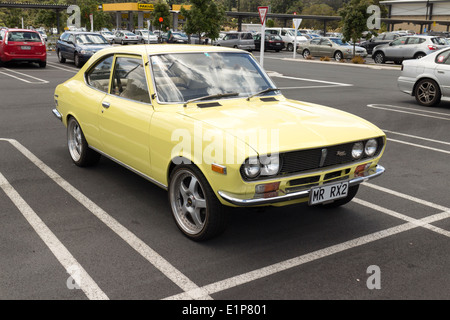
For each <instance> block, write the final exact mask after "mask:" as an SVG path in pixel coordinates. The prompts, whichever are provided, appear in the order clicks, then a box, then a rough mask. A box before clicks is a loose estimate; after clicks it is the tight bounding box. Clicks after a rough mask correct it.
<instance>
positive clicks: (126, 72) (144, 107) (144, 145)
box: [99, 55, 153, 175]
mask: <svg viewBox="0 0 450 320" xmlns="http://www.w3.org/2000/svg"><path fill="white" fill-rule="evenodd" d="M109 93H110V94H108V95H106V96H105V98H104V99H103V101H102V103H101V115H100V117H99V128H100V136H101V139H102V143H103V147H102V149H103V150H104V152H105V153H107V154H108V155H109V156H111V157H113V158H114V159H116V160H118V161H119V162H121V163H123V164H126V165H127V166H129V167H131V168H132V169H134V170H137V171H138V172H140V173H143V174H145V175H150V146H149V141H150V137H149V134H150V121H151V118H152V116H153V106H152V104H151V102H150V94H149V91H148V81H147V73H146V70H145V68H144V61H143V58H142V57H141V56H138V55H117V56H116V57H115V59H114V67H113V71H112V75H111V85H110V89H109Z"/></svg>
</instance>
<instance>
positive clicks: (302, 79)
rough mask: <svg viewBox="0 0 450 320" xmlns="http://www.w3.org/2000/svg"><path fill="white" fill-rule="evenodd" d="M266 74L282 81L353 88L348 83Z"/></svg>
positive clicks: (274, 73)
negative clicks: (282, 79)
mask: <svg viewBox="0 0 450 320" xmlns="http://www.w3.org/2000/svg"><path fill="white" fill-rule="evenodd" d="M268 74H269V76H270V77H277V78H284V79H290V80H298V81H307V82H317V83H325V84H329V85H333V86H340V87H352V86H353V85H352V84H349V83H342V82H332V81H325V80H316V79H309V78H298V77H291V76H285V75H283V74H281V73H277V72H271V71H268Z"/></svg>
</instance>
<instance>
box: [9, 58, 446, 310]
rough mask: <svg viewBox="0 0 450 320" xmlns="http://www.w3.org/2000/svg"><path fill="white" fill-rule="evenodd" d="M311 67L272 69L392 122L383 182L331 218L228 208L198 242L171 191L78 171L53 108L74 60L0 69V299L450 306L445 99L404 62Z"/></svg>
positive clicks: (282, 62)
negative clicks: (419, 96) (429, 102)
mask: <svg viewBox="0 0 450 320" xmlns="http://www.w3.org/2000/svg"><path fill="white" fill-rule="evenodd" d="M254 55H255V57H256V58H257V59H259V53H258V52H254ZM315 62H316V61H313V62H311V61H305V60H304V59H303V58H301V57H300V55H298V56H297V59H295V60H294V59H292V53H288V52H281V53H271V52H266V53H265V60H264V68H265V69H266V70H267V71H268V72H269V74H270V75H271V77H272V79H273V80H274V82H275V83H276V84H277V86H278V87H279V88H280V89H281V90H282V93H283V94H284V95H285V96H286V97H288V98H292V99H297V100H301V101H308V102H313V103H318V104H323V105H327V106H331V107H335V108H338V109H341V110H344V111H348V112H351V113H353V114H356V115H358V116H360V117H362V118H365V119H367V120H369V121H371V122H373V123H375V124H376V125H378V126H379V127H380V128H381V129H383V130H384V131H385V132H386V134H387V137H388V142H387V148H386V151H385V154H384V156H383V158H382V159H381V162H380V164H381V165H383V166H384V167H385V168H386V172H385V174H384V175H382V176H381V177H380V178H377V179H375V180H373V181H371V182H369V183H365V184H363V185H362V186H361V187H360V189H359V190H360V191H359V193H358V195H357V197H356V199H354V200H353V201H352V202H351V203H349V204H347V205H345V206H343V207H340V208H338V209H334V210H325V209H322V208H320V207H308V206H306V205H296V206H291V207H283V208H268V209H266V210H263V211H260V210H251V209H230V210H229V215H230V216H231V219H230V220H231V221H230V225H229V227H228V229H227V231H226V232H225V233H224V234H223V235H222V236H220V237H219V238H215V239H213V240H211V241H208V242H204V243H195V242H192V241H189V240H188V239H186V238H185V237H184V236H183V235H182V234H181V233H180V232H179V231H178V230H177V228H176V226H175V223H174V222H173V221H172V217H171V213H170V209H169V204H168V201H167V194H166V192H165V191H164V190H162V189H160V188H158V187H157V186H155V185H153V184H151V183H150V182H148V181H146V180H144V179H142V178H140V177H139V176H137V175H135V174H133V173H131V172H130V171H127V170H126V169H124V168H122V167H120V166H119V165H117V164H115V163H114V162H112V161H109V160H107V159H102V160H101V161H100V163H99V165H98V166H96V167H94V168H89V169H80V168H78V167H76V166H75V165H73V163H72V161H71V160H70V157H69V154H68V151H67V147H66V134H65V129H64V127H63V125H62V124H61V123H60V122H59V121H58V120H57V119H56V118H55V117H54V116H53V115H52V113H51V109H52V108H53V105H54V102H53V91H54V89H55V87H56V85H58V84H59V83H61V82H63V81H65V80H66V79H68V78H70V77H71V76H73V75H74V74H75V73H76V72H77V70H78V69H76V68H75V67H74V65H73V63H72V62H67V63H65V64H60V63H58V62H57V59H56V55H55V54H54V53H53V54H52V52H50V55H49V57H48V64H47V68H45V69H40V68H38V66H37V65H12V66H7V67H4V68H0V92H1V102H0V112H1V117H0V187H1V189H2V190H1V191H0V221H2V223H0V237H1V241H0V270H1V272H0V299H2V300H4V299H13V300H15V299H67V300H85V299H116V300H119V299H120V300H122V299H124V300H128V299H139V300H141V299H142V300H179V299H188V300H190V299H207V300H211V299H212V300H216V301H222V300H223V301H227V300H255V301H261V303H259V304H263V301H264V300H296V301H299V300H329V299H337V300H384V299H389V300H391V299H400V300H412V299H426V300H448V299H450V290H449V288H450V277H449V271H448V270H449V266H450V254H449V245H450V197H449V182H448V177H449V173H448V171H449V170H448V169H449V165H448V163H449V157H450V122H449V121H450V102H445V101H444V102H441V104H440V105H439V106H437V107H434V108H428V109H427V108H424V107H420V106H418V105H417V104H416V103H415V100H414V98H413V97H409V96H407V95H406V94H404V93H401V92H400V91H399V90H398V89H397V83H396V81H397V77H398V75H399V67H398V66H394V65H388V66H386V67H380V66H372V65H366V66H364V67H361V66H353V65H350V64H348V63H347V64H342V63H340V64H337V63H336V64H334V63H315ZM74 277H82V279H83V280H85V282H84V285H83V286H82V288H79V287H78V286H77V285H76V284H74V281H73V278H74ZM186 305H189V303H188V302H186ZM178 311H179V312H180V315H181V310H178V309H177V310H176V312H178Z"/></svg>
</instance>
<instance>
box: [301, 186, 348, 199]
mask: <svg viewBox="0 0 450 320" xmlns="http://www.w3.org/2000/svg"><path fill="white" fill-rule="evenodd" d="M347 195H348V182H341V183H335V184H330V185H326V186H322V187H317V188H313V189H311V193H310V194H309V204H310V205H314V204H318V203H323V202H327V201H331V200H336V199H341V198H345V197H346V196H347Z"/></svg>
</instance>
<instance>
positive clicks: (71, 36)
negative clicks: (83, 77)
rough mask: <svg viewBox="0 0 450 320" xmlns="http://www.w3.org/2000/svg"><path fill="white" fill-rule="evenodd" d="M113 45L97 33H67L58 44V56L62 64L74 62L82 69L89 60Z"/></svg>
mask: <svg viewBox="0 0 450 320" xmlns="http://www.w3.org/2000/svg"><path fill="white" fill-rule="evenodd" d="M110 46H111V44H110V43H109V42H108V40H106V39H105V38H104V37H103V36H102V35H101V34H99V33H96V32H84V31H66V32H64V33H63V34H62V35H61V37H60V38H59V40H58V41H57V42H56V56H57V57H58V61H59V62H60V63H64V62H66V60H73V61H74V63H75V66H76V67H77V68H80V67H81V66H82V65H83V64H84V63H85V62H86V61H88V60H89V58H90V57H91V56H92V55H93V54H94V53H96V52H97V51H100V50H102V49H104V48H107V47H110Z"/></svg>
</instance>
